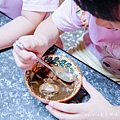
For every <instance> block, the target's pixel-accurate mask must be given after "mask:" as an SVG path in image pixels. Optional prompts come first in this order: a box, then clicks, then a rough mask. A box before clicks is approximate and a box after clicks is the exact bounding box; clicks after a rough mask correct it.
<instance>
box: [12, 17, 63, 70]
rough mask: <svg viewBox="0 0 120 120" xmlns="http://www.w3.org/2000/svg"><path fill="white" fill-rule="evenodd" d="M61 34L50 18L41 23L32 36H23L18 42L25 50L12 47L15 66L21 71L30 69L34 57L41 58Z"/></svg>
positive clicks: (34, 60) (34, 59)
mask: <svg viewBox="0 0 120 120" xmlns="http://www.w3.org/2000/svg"><path fill="white" fill-rule="evenodd" d="M61 33H62V31H60V30H59V29H58V28H57V27H56V26H55V24H54V23H53V21H52V18H51V17H49V18H48V19H46V20H44V21H42V22H41V23H40V25H39V26H38V27H37V29H36V30H35V33H34V35H29V36H23V37H21V38H20V39H19V41H20V42H21V43H22V44H23V46H24V48H25V49H26V50H21V49H19V48H18V47H17V46H16V45H15V44H14V45H13V47H14V49H13V55H14V58H15V61H16V64H17V65H18V67H19V68H21V69H23V70H27V69H30V68H31V67H32V66H33V64H34V63H35V62H36V55H37V56H39V57H41V56H42V55H43V54H44V53H45V51H46V50H47V49H48V48H50V47H51V46H52V45H53V44H54V43H55V42H56V40H57V39H58V37H59V35H60V34H61Z"/></svg>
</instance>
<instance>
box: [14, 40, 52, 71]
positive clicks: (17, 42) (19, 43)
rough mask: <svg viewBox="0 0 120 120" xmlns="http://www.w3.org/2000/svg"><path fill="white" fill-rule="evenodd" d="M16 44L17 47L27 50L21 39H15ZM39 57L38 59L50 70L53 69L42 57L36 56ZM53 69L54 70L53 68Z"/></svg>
mask: <svg viewBox="0 0 120 120" xmlns="http://www.w3.org/2000/svg"><path fill="white" fill-rule="evenodd" d="M15 45H16V46H17V47H19V48H20V49H23V50H26V49H25V48H24V47H23V45H22V43H21V42H19V41H15ZM36 57H37V60H38V61H39V62H41V63H42V64H43V65H45V66H46V67H47V68H49V69H50V70H52V68H51V67H50V66H49V65H48V64H47V63H46V62H44V61H43V60H42V59H41V58H40V57H38V56H36ZM52 71H53V70H52Z"/></svg>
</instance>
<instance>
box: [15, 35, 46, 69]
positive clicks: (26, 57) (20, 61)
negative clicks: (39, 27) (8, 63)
mask: <svg viewBox="0 0 120 120" xmlns="http://www.w3.org/2000/svg"><path fill="white" fill-rule="evenodd" d="M18 41H19V42H21V43H22V45H23V47H24V49H20V48H19V47H18V46H16V45H15V44H13V48H14V49H13V56H14V58H15V61H16V64H17V66H18V67H19V68H21V69H22V70H28V69H31V68H32V66H33V64H34V63H35V62H36V61H37V60H36V55H37V56H39V57H41V56H42V55H43V54H44V53H45V51H46V50H47V49H48V48H47V47H48V46H47V44H46V43H45V40H40V39H39V38H37V37H34V36H33V35H30V36H24V37H21V38H20V39H19V40H18Z"/></svg>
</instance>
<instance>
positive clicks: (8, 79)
mask: <svg viewBox="0 0 120 120" xmlns="http://www.w3.org/2000/svg"><path fill="white" fill-rule="evenodd" d="M0 18H1V19H0V20H1V22H0V23H1V26H2V25H3V24H5V23H6V22H8V21H9V20H8V18H6V17H5V16H2V15H0ZM2 20H3V21H4V22H3V21H2ZM48 52H49V53H53V52H55V53H56V54H61V55H64V56H67V57H69V58H70V59H72V60H73V61H74V62H75V63H76V64H78V66H79V67H80V68H81V71H82V73H83V75H84V76H85V77H86V78H87V79H88V81H89V82H90V83H91V84H92V85H93V86H94V87H95V88H96V89H97V90H99V91H100V92H101V93H102V94H103V95H104V97H105V98H106V99H107V100H108V101H109V102H110V103H111V104H113V105H120V86H119V85H118V84H116V83H114V82H112V81H111V80H109V79H108V78H106V77H104V76H103V75H101V74H99V73H98V72H96V71H95V70H93V69H91V68H90V67H88V66H87V65H85V64H83V63H82V62H80V61H79V60H77V59H75V58H74V57H72V56H71V55H69V54H67V53H66V52H64V51H62V50H60V49H59V48H57V47H56V46H53V47H52V48H51V49H50V50H49V51H48ZM24 72H25V71H22V70H20V69H19V68H18V67H17V66H16V64H15V61H14V58H13V56H12V48H11V49H8V50H4V51H1V52H0V120H56V118H54V117H53V116H52V115H51V114H50V113H49V112H48V111H47V110H46V109H45V104H43V103H41V102H40V101H38V100H37V99H35V98H34V97H33V96H32V95H31V94H30V93H29V91H28V89H27V88H26V85H25V83H24ZM88 99H89V95H87V93H86V91H85V90H84V89H83V88H82V89H81V90H80V91H79V93H78V94H77V95H76V96H75V97H74V98H73V99H72V100H70V101H69V102H76V103H78V102H85V101H87V100H88Z"/></svg>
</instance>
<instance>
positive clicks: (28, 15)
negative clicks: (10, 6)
mask: <svg viewBox="0 0 120 120" xmlns="http://www.w3.org/2000/svg"><path fill="white" fill-rule="evenodd" d="M45 15H46V13H43V12H30V11H22V15H21V16H20V17H17V18H15V19H14V20H12V21H11V22H9V23H7V24H5V25H4V26H3V27H1V28H0V50H1V49H4V48H7V47H10V46H12V44H13V43H14V42H15V41H16V40H17V39H18V38H19V37H21V36H23V35H27V34H31V33H33V32H34V30H35V29H36V27H37V26H38V24H39V23H40V22H41V21H42V20H43V19H44V17H45Z"/></svg>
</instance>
